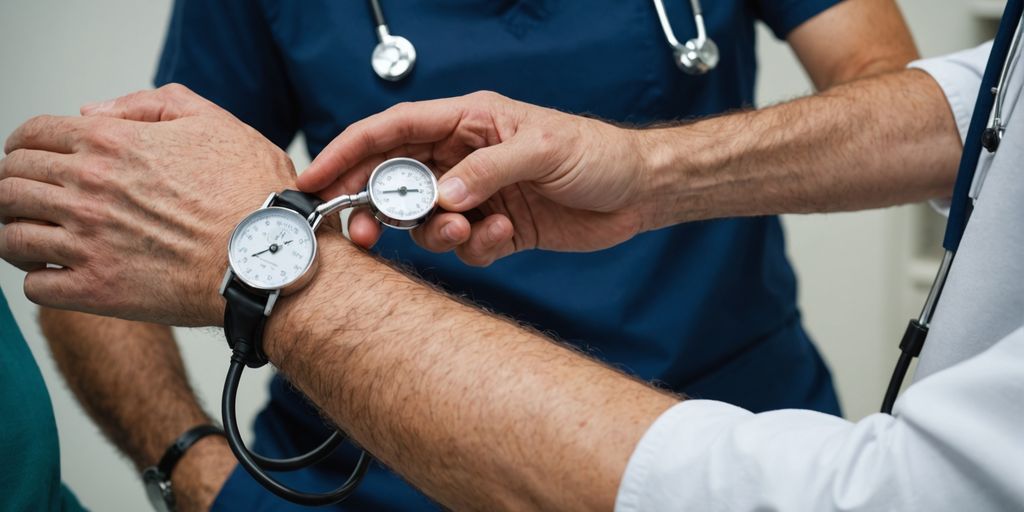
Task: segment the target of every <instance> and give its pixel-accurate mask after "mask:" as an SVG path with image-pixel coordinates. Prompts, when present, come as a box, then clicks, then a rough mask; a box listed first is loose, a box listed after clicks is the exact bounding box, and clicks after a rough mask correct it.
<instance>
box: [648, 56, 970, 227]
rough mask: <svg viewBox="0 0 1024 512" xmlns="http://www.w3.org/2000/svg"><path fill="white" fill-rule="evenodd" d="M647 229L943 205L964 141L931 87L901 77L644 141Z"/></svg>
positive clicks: (915, 77) (656, 133) (912, 76)
mask: <svg viewBox="0 0 1024 512" xmlns="http://www.w3.org/2000/svg"><path fill="white" fill-rule="evenodd" d="M641 139H642V141H643V146H644V148H645V151H646V154H647V155H648V156H647V164H646V169H645V171H644V175H645V178H644V182H645V189H646V190H648V191H649V193H648V194H647V196H648V198H649V200H648V201H647V205H648V206H647V208H648V211H647V212H646V213H645V218H646V219H648V220H647V225H646V226H645V228H646V229H654V228H659V227H664V226H668V225H673V224H677V223H680V222H687V221H694V220H702V219H709V218H719V217H736V216H753V215H768V214H781V213H815V212H836V211H848V210H861V209H868V208H878V207H885V206H892V205H897V204H903V203H908V202H914V201H921V200H925V199H929V198H935V197H941V196H944V195H948V194H950V193H951V191H952V187H953V182H954V180H955V177H956V164H957V161H958V159H959V155H960V147H961V143H960V137H959V134H958V132H957V128H956V123H955V121H954V119H953V115H952V113H951V112H950V110H949V106H948V104H947V103H946V99H945V96H944V95H943V93H942V90H941V89H940V88H939V86H938V84H936V83H935V81H934V80H933V79H932V78H931V77H930V76H929V75H927V74H926V73H924V72H921V71H917V70H908V71H902V72H898V73H893V74H888V75H883V76H879V77H874V78H869V79H865V80H861V81H857V82H852V83H850V84H845V85H841V86H837V87H834V88H832V89H830V90H828V91H826V92H823V93H820V94H817V95H815V96H811V97H808V98H803V99H799V100H795V101H791V102H788V103H784V104H781V105H777V106H774V107H770V108H766V109H763V110H757V111H751V112H743V113H737V114H732V115H727V116H723V117H718V118H713V119H708V120H705V121H700V122H697V123H693V124H689V125H685V126H678V127H670V128H660V129H651V130H647V131H645V132H643V133H642V134H641Z"/></svg>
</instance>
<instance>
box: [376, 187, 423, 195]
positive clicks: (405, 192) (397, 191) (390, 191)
mask: <svg viewBox="0 0 1024 512" xmlns="http://www.w3.org/2000/svg"><path fill="white" fill-rule="evenodd" d="M419 191H420V189H418V188H405V189H401V188H400V189H398V190H381V191H380V193H381V194H408V193H409V192H419Z"/></svg>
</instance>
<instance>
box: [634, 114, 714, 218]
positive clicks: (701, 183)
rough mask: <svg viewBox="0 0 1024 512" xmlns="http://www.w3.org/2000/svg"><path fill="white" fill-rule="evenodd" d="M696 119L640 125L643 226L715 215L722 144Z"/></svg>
mask: <svg viewBox="0 0 1024 512" xmlns="http://www.w3.org/2000/svg"><path fill="white" fill-rule="evenodd" d="M693 126H696V124H691V125H686V126H680V127H670V128H651V129H645V130H638V140H637V145H636V147H637V148H639V153H640V155H641V162H640V164H639V166H640V171H639V176H640V180H639V181H640V187H639V188H640V192H639V197H641V198H643V199H642V201H641V204H640V207H639V209H640V218H641V224H642V226H643V227H642V230H643V231H652V230H656V229H661V228H664V227H669V226H673V225H676V224H680V223H683V222H690V221H695V220H702V219H706V218H709V217H712V216H713V214H712V213H711V212H710V211H708V209H709V208H710V207H711V205H712V204H713V201H712V197H711V191H712V189H713V184H712V183H711V182H712V181H714V180H715V172H714V169H716V168H718V167H719V163H718V162H716V161H715V158H716V155H717V154H718V152H724V151H725V149H724V148H721V147H717V146H715V145H714V144H713V142H712V141H710V140H709V138H708V137H705V136H704V134H703V133H701V131H699V130H694V129H691V127H693Z"/></svg>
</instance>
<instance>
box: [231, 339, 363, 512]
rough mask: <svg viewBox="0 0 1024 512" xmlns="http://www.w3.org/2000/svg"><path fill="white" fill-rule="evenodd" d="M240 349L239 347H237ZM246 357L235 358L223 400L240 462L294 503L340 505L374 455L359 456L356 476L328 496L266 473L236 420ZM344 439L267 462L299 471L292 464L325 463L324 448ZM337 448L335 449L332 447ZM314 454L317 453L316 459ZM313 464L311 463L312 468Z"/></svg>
mask: <svg viewBox="0 0 1024 512" xmlns="http://www.w3.org/2000/svg"><path fill="white" fill-rule="evenodd" d="M236 348H238V347H236ZM242 361H244V356H242V355H241V354H240V353H238V352H237V351H236V353H235V354H233V355H232V357H231V365H230V366H229V367H228V375H227V378H226V379H225V381H224V395H223V397H222V399H221V416H222V419H223V422H224V431H225V433H226V434H227V438H228V445H229V446H230V447H231V451H232V452H233V453H234V454H235V458H237V459H238V463H239V464H240V465H241V466H242V467H243V468H245V470H246V471H247V472H248V473H249V474H250V475H252V477H253V479H255V480H256V481H257V482H259V483H260V485H262V486H263V487H265V488H267V490H269V491H270V492H272V493H274V494H276V495H278V496H280V497H281V498H284V499H286V500H288V501H291V502H293V503H298V504H300V505H306V506H311V507H317V506H322V505H330V504H333V503H338V502H340V501H342V500H344V499H345V498H348V497H349V496H350V495H352V493H353V492H354V491H355V490H356V488H357V487H358V486H359V483H360V482H361V481H362V480H363V477H364V476H365V475H366V470H367V469H369V467H370V460H371V459H370V455H369V454H368V453H366V451H363V452H362V453H361V454H360V455H359V460H358V461H357V462H356V467H355V468H354V469H353V470H352V474H351V475H349V477H348V480H346V481H345V482H344V483H342V484H341V486H339V487H338V488H337V489H335V490H333V491H330V492H326V493H308V492H302V491H297V490H295V489H292V488H290V487H287V486H285V485H283V484H281V483H280V482H278V481H277V480H274V479H273V478H272V477H271V476H270V475H268V474H266V472H264V469H263V468H261V467H260V464H259V463H258V462H257V459H256V458H255V457H254V455H255V454H253V453H252V452H250V451H249V449H248V448H246V447H245V442H244V441H243V440H242V435H241V433H240V432H239V429H238V419H237V418H236V417H235V398H236V396H237V394H238V385H239V383H240V382H241V380H242V371H243V370H245V364H244V363H243V362H242ZM343 438H344V434H341V433H340V432H336V433H335V434H334V435H331V437H330V438H328V439H327V441H325V442H324V443H323V444H321V445H320V447H318V448H316V449H315V450H313V451H312V452H309V453H307V454H305V455H301V456H299V457H293V458H291V459H281V460H278V459H267V458H262V457H261V458H262V459H264V460H267V461H276V462H278V463H279V462H285V463H286V464H287V465H288V466H289V470H291V469H299V468H298V467H291V465H292V464H293V462H292V461H295V460H312V461H313V463H315V462H317V461H320V460H323V457H324V456H326V454H324V453H317V452H320V451H321V450H323V451H325V452H326V453H330V451H328V450H326V449H324V447H325V446H328V445H329V444H330V443H333V446H337V445H338V444H339V443H340V442H341V440H342V439H343ZM332 449H333V447H332ZM311 454H316V456H315V457H313V456H311ZM311 464H312V463H310V465H311Z"/></svg>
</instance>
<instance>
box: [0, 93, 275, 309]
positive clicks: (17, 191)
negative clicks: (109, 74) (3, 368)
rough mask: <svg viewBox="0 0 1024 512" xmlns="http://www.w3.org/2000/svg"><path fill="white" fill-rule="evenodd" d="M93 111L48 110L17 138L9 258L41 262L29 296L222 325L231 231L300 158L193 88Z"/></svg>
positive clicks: (5, 168) (10, 162) (3, 182)
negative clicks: (62, 113) (60, 113)
mask: <svg viewBox="0 0 1024 512" xmlns="http://www.w3.org/2000/svg"><path fill="white" fill-rule="evenodd" d="M82 114H83V116H82V117H54V116H40V117H36V118H33V119H31V120H29V121H28V122H26V123H25V124H23V125H21V126H20V127H19V128H18V129H16V130H15V131H14V133H12V134H11V136H10V138H8V139H7V143H6V145H5V147H4V152H5V153H6V154H7V156H6V157H5V158H3V160H0V218H3V219H5V222H8V223H7V224H6V225H4V226H3V227H0V257H3V258H4V259H5V260H7V261H9V262H11V263H14V264H16V265H18V266H19V267H21V268H23V269H25V270H27V271H28V275H27V276H26V277H25V295H26V296H27V297H28V298H29V299H30V300H32V301H33V302H36V303H38V304H41V305H45V306H50V307H57V308H62V309H73V310H78V311H84V312H89V313H98V314H104V315H110V316H118V317H121V318H127V319H132V320H147V321H153V322H159V323H167V324H176V325H219V324H220V323H221V322H222V316H221V315H222V314H223V302H222V299H221V298H220V297H219V296H218V295H217V286H218V284H219V283H220V278H221V275H222V274H223V272H224V269H225V266H226V251H227V239H228V236H229V234H230V232H231V230H232V229H233V227H234V226H235V224H236V223H237V222H238V221H239V220H240V219H241V218H242V217H244V216H245V215H246V214H248V213H249V212H251V211H252V210H254V209H255V208H257V207H258V206H259V205H260V204H261V203H262V201H263V200H264V199H265V198H266V196H267V195H268V194H269V193H271V192H275V191H279V190H282V189H285V188H290V187H294V176H295V171H294V168H293V166H292V163H291V160H290V159H289V158H288V156H287V155H286V154H285V153H284V152H283V151H281V150H280V149H279V148H277V147H276V146H275V145H274V144H272V143H271V142H270V141H268V140H266V139H265V138H264V137H263V136H261V135H260V134H259V133H258V132H256V130H254V129H252V128H250V127H249V126H246V125H245V124H244V123H242V122H241V121H239V120H238V119H236V118H235V117H234V116H232V115H231V114H229V113H228V112H226V111H224V110H223V109H221V108H219V107H217V106H216V105H214V104H213V103H210V102H209V101H206V100H205V99H203V98H201V97H199V96H198V95H196V94H195V93H193V92H191V91H189V90H188V89H186V88H185V87H183V86H180V85H169V86H165V87H162V88H160V89H157V90H155V91H142V92H138V93H135V94H130V95H128V96H124V97H122V98H119V99H117V100H114V101H111V102H105V103H103V104H97V105H89V106H86V107H83V108H82ZM12 219H15V220H16V221H14V222H11V220H12ZM26 220H30V221H32V222H26ZM47 263H51V264H55V265H59V266H61V267H63V268H60V269H53V268H46V264H47Z"/></svg>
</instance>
